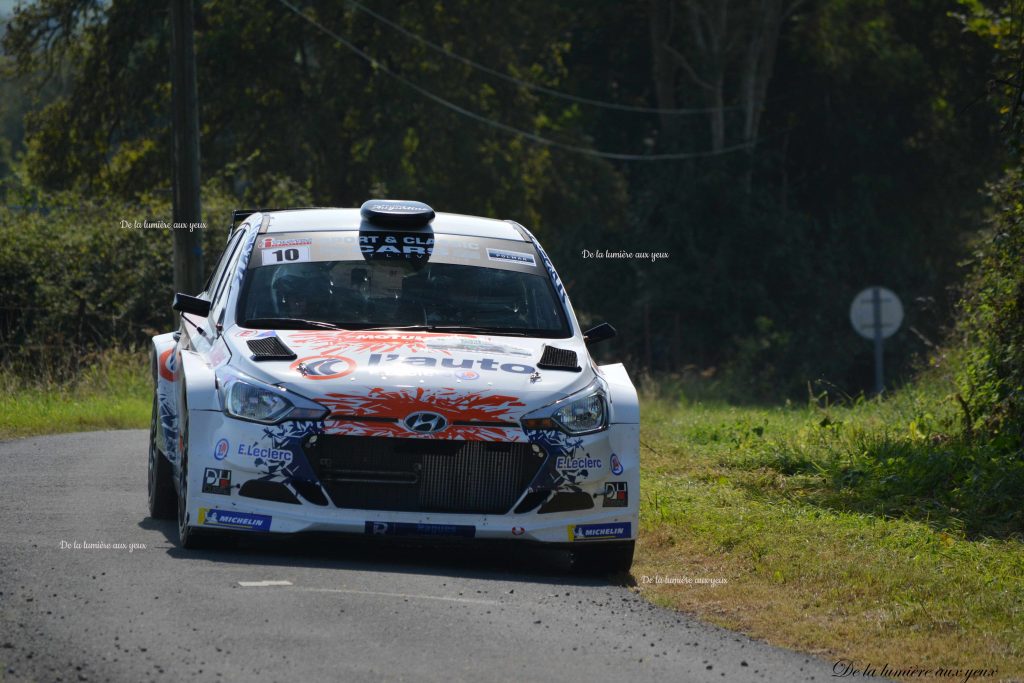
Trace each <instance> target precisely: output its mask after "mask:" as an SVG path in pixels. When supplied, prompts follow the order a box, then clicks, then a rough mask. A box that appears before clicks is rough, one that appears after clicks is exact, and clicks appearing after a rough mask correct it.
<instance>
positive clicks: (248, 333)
mask: <svg viewBox="0 0 1024 683" xmlns="http://www.w3.org/2000/svg"><path fill="white" fill-rule="evenodd" d="M276 336H277V332H275V331H274V330H266V331H264V332H260V331H259V330H242V331H241V332H238V333H236V334H235V338H236V339H246V338H249V339H263V338H264V337H276Z"/></svg>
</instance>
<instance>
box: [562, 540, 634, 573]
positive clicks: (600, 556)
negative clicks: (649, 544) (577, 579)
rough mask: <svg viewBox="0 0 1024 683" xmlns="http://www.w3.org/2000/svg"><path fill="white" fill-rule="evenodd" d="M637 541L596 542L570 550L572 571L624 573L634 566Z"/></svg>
mask: <svg viewBox="0 0 1024 683" xmlns="http://www.w3.org/2000/svg"><path fill="white" fill-rule="evenodd" d="M635 549H636V541H627V542H625V543H594V544H593V545H588V546H586V547H585V548H573V549H572V550H570V551H569V553H570V557H571V562H572V571H573V572H574V573H576V574H591V575H594V574H598V575H607V574H622V573H626V572H629V568H630V567H632V566H633V551H634V550H635Z"/></svg>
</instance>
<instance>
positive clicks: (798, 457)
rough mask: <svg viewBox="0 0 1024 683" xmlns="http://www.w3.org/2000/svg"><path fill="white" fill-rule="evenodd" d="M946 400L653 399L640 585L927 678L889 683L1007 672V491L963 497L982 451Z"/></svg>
mask: <svg viewBox="0 0 1024 683" xmlns="http://www.w3.org/2000/svg"><path fill="white" fill-rule="evenodd" d="M947 392H948V387H947V386H944V385H943V384H942V381H941V380H939V379H936V378H930V379H928V380H927V381H926V382H924V383H923V384H922V385H919V386H918V387H916V388H912V389H907V390H905V391H903V392H901V393H900V394H898V395H897V396H896V397H894V398H892V399H889V400H887V401H860V402H857V403H856V404H854V405H850V406H846V407H836V406H820V405H810V406H808V407H802V408H792V407H790V408H736V407H730V406H727V405H724V404H715V403H706V402H705V403H691V402H689V401H687V400H686V398H685V395H684V394H679V393H678V391H677V393H676V395H675V396H669V395H666V394H665V393H664V392H662V394H661V395H660V396H652V397H649V398H648V400H646V401H645V403H644V416H643V428H642V434H643V437H642V438H643V442H644V447H643V458H642V460H643V466H644V470H643V474H642V481H643V496H642V501H641V529H642V533H641V535H640V542H639V547H638V554H637V560H636V562H635V564H634V566H633V576H634V577H635V578H636V581H637V590H639V591H640V592H641V593H642V594H643V595H644V596H645V597H647V598H648V599H650V600H651V601H653V602H655V603H657V604H660V605H664V606H670V607H673V608H677V609H680V610H683V611H686V612H690V613H693V614H695V615H697V616H698V617H700V618H702V619H705V620H708V621H711V622H714V623H717V624H719V625H721V626H725V627H727V628H731V629H737V630H741V631H743V632H746V633H748V634H750V635H752V636H754V637H756V638H759V639H763V640H766V641H768V642H771V643H774V644H777V645H782V646H786V647H791V648H795V649H799V650H803V651H806V652H810V653H814V654H817V655H819V656H822V657H825V658H827V659H830V660H833V661H838V660H847V661H849V660H854V661H855V662H856V663H857V664H856V665H857V666H858V667H863V666H867V665H870V666H872V667H876V669H877V671H878V672H879V673H881V671H882V667H883V665H886V664H887V665H888V667H889V669H890V670H908V669H911V668H912V667H917V668H918V669H928V670H931V672H932V673H931V675H929V676H920V675H915V676H912V677H903V678H902V680H910V679H911V678H913V679H914V680H928V679H931V680H946V681H949V680H957V681H963V680H964V678H965V677H967V670H970V669H974V670H981V669H985V670H988V671H989V672H991V671H992V670H995V673H994V674H993V675H990V676H987V677H983V676H981V675H980V674H978V673H975V674H974V675H973V677H972V680H990V681H991V680H1019V679H1020V678H1021V677H1022V676H1024V667H1022V661H1024V542H1022V539H1021V536H1020V534H1019V528H1020V527H1019V526H1018V525H1019V517H1015V516H1014V515H1013V514H1012V512H1011V513H1007V512H1006V511H1007V510H1011V511H1012V509H1013V508H1019V500H1020V499H1019V498H1017V503H1016V504H1013V503H1012V502H1010V501H1002V502H1000V501H996V502H997V503H999V504H997V505H993V504H992V501H991V500H983V499H980V498H979V497H978V496H974V495H972V494H971V492H970V491H961V490H960V489H961V488H964V487H966V486H969V485H970V483H971V482H972V481H976V482H977V484H978V486H979V487H980V486H983V485H985V482H984V481H982V479H983V478H979V477H978V476H977V472H978V471H981V470H980V469H979V467H976V466H975V464H971V463H975V462H976V461H977V460H979V459H983V457H982V456H983V455H984V453H983V451H984V447H983V446H978V447H977V448H976V449H972V448H971V444H966V443H956V441H955V439H953V438H952V437H949V436H947V432H944V431H943V429H947V430H949V433H952V432H953V431H954V428H953V425H954V423H955V420H956V419H957V415H956V404H955V403H953V402H952V401H949V400H946V399H945V394H946V393H947ZM978 449H980V450H981V451H982V455H979V454H978V453H977V452H976V451H977V450H978ZM964 461H968V464H967V465H964V464H963V463H964ZM964 467H966V468H967V469H966V470H965V472H966V473H962V472H960V470H958V469H957V468H960V469H963V468H964ZM972 468H973V469H972ZM981 469H983V468H981ZM961 474H962V475H963V478H964V481H965V482H966V483H965V484H964V485H963V486H961V484H960V483H959V480H956V481H954V479H955V478H956V477H957V476H960V475H961ZM943 476H946V477H952V478H953V479H948V480H947V481H945V482H943V481H941V478H942V477H943ZM1007 476H1009V475H1007ZM929 477H930V478H931V479H929ZM972 477H974V478H973V479H972ZM933 480H934V481H933ZM1011 480H1012V477H1011ZM996 483H997V484H998V485H999V486H1004V485H1005V484H1004V483H1003V482H1001V481H1000V482H996ZM954 484H955V485H954ZM992 490H995V491H1000V490H1001V489H999V488H998V487H996V488H995V489H992ZM900 492H902V495H901V494H900ZM1003 493H1005V494H1006V495H1010V494H1011V493H1012V490H1005V491H1003ZM985 495H986V496H989V497H991V496H992V495H996V494H992V493H991V491H988V490H986V491H985ZM1014 529H1017V530H1018V531H1016V532H1015V531H1013V530H1014ZM673 581H674V583H673ZM940 667H941V668H944V669H946V670H953V671H955V670H957V669H959V670H961V671H962V673H961V675H959V677H955V676H954V677H950V676H947V675H945V674H944V673H942V672H939V671H938V669H939V668H940ZM895 678H898V679H899V678H900V677H898V676H896V677H895Z"/></svg>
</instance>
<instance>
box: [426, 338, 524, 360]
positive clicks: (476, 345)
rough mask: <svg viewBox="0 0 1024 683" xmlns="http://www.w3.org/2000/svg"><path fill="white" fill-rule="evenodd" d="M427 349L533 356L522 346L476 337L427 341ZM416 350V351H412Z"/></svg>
mask: <svg viewBox="0 0 1024 683" xmlns="http://www.w3.org/2000/svg"><path fill="white" fill-rule="evenodd" d="M426 345H427V348H428V349H430V350H431V351H441V352H442V353H446V352H448V351H465V352H467V353H495V354H500V355H503V356H532V355H533V353H531V352H530V350H529V349H524V348H522V347H521V346H507V345H505V344H496V343H494V342H492V341H490V340H487V341H484V340H483V339H477V338H475V337H439V338H437V339H429V338H428V339H427V340H426ZM412 350H415V349H412Z"/></svg>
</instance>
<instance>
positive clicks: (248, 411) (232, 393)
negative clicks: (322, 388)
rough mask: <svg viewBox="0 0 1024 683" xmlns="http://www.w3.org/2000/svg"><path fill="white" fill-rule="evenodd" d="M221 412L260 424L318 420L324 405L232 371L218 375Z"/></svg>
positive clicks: (322, 412)
mask: <svg viewBox="0 0 1024 683" xmlns="http://www.w3.org/2000/svg"><path fill="white" fill-rule="evenodd" d="M218 383H219V385H220V390H221V399H222V401H223V405H224V412H226V413H227V414H228V415H230V416H231V417H237V418H238V419H240V420H248V421H250V422H259V423H262V424H275V423H277V422H283V421H284V420H319V419H322V418H324V417H326V416H327V413H328V410H327V408H325V407H323V406H321V405H319V404H318V403H314V402H313V401H310V400H309V399H307V398H303V397H302V396H299V395H298V394H295V393H294V392H290V391H288V390H287V389H285V388H283V387H276V386H273V385H271V384H263V383H262V382H259V381H257V380H254V379H252V378H248V377H247V378H242V377H240V376H237V375H235V374H231V375H228V376H226V377H223V378H221V377H218Z"/></svg>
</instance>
